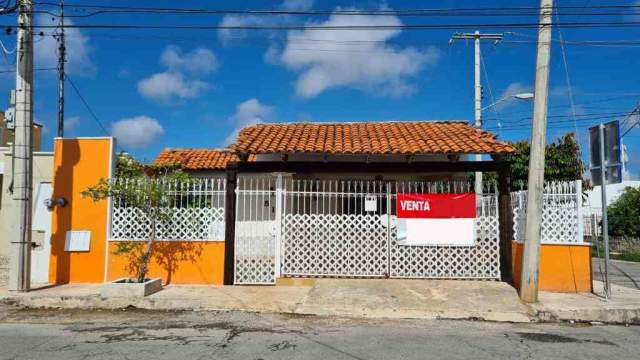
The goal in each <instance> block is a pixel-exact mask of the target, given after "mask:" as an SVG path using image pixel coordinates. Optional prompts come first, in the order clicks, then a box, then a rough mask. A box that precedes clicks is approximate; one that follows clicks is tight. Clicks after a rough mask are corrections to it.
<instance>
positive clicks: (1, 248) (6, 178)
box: [0, 147, 53, 256]
mask: <svg viewBox="0 0 640 360" xmlns="http://www.w3.org/2000/svg"><path fill="white" fill-rule="evenodd" d="M0 167H1V168H2V175H1V176H2V189H1V191H2V192H1V193H0V256H8V255H9V251H10V249H9V247H10V241H11V236H13V234H15V231H16V230H17V222H16V219H17V214H16V211H17V210H16V207H15V203H14V201H13V199H12V195H11V194H10V193H9V185H10V184H11V168H12V167H11V149H10V148H8V147H0ZM52 171H53V153H52V152H34V153H33V191H34V194H35V191H36V190H37V188H38V184H39V183H41V182H51V179H52Z"/></svg>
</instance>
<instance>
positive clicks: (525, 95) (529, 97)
mask: <svg viewBox="0 0 640 360" xmlns="http://www.w3.org/2000/svg"><path fill="white" fill-rule="evenodd" d="M533 96H534V95H533V93H520V94H512V95H507V96H505V97H503V98H502V99H500V100H498V101H496V102H494V103H493V104H489V105H487V106H485V107H483V108H482V111H484V110H487V109H489V108H492V107H494V106H496V105H498V104H500V103H501V102H503V101H507V100H509V99H518V100H522V101H531V100H533Z"/></svg>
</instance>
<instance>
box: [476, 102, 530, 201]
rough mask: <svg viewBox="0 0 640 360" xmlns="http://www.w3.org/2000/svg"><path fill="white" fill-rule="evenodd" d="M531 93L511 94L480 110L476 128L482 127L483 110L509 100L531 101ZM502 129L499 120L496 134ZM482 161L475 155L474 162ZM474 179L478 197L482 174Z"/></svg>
mask: <svg viewBox="0 0 640 360" xmlns="http://www.w3.org/2000/svg"><path fill="white" fill-rule="evenodd" d="M533 97H534V95H533V93H519V94H512V95H507V96H505V97H503V98H502V99H500V100H498V101H496V102H494V103H493V104H489V105H487V106H485V107H483V108H480V112H479V113H478V112H476V116H478V115H479V117H478V118H476V126H477V127H479V128H481V127H482V112H483V111H484V110H487V109H489V108H491V107H494V106H496V105H498V104H500V103H501V102H503V101H507V100H509V99H517V100H523V101H531V100H533ZM476 109H477V108H476ZM501 127H502V124H501V123H500V119H498V134H500V128H501ZM481 160H482V154H476V161H481ZM475 175H476V176H475V177H476V179H475V190H476V194H477V195H480V194H482V189H483V186H482V172H480V171H478V172H476V174H475Z"/></svg>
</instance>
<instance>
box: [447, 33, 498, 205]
mask: <svg viewBox="0 0 640 360" xmlns="http://www.w3.org/2000/svg"><path fill="white" fill-rule="evenodd" d="M503 37H504V34H481V33H480V32H479V31H477V30H476V32H474V33H473V34H471V33H465V34H461V33H454V34H453V36H452V37H451V40H449V43H452V42H453V41H455V40H462V39H466V40H468V39H473V41H474V79H475V84H474V89H475V105H474V109H475V120H476V121H475V127H476V128H478V129H481V128H482V83H481V82H480V41H481V40H492V41H494V42H498V41H500V40H502V38H503ZM481 160H482V155H481V154H476V161H481ZM475 178H476V183H475V191H476V194H478V195H479V194H482V172H480V171H478V172H476V176H475Z"/></svg>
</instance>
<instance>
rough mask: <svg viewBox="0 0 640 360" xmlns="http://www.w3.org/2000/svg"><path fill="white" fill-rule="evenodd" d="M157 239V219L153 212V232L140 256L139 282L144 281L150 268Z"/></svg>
mask: <svg viewBox="0 0 640 360" xmlns="http://www.w3.org/2000/svg"><path fill="white" fill-rule="evenodd" d="M155 239H156V219H155V214H154V213H153V212H152V214H151V234H150V236H149V239H148V240H147V246H146V247H145V249H144V253H143V254H142V256H141V257H140V262H141V264H140V268H139V270H138V282H139V283H143V282H144V279H145V277H146V275H147V271H148V270H149V260H151V253H152V252H153V243H154V241H155Z"/></svg>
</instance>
